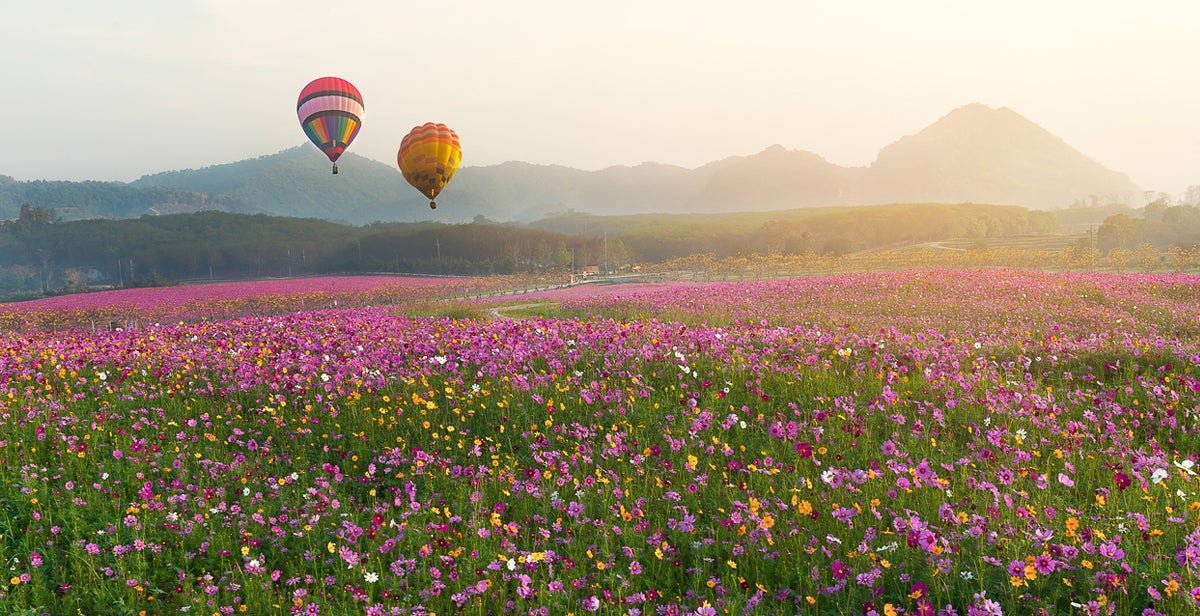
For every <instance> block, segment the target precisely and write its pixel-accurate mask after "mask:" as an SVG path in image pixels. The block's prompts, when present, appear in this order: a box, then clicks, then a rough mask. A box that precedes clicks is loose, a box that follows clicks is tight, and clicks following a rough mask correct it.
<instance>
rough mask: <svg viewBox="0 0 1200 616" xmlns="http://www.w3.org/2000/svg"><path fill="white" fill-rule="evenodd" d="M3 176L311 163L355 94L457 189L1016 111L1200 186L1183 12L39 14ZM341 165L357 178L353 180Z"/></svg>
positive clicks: (147, 5) (1165, 176)
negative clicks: (481, 177) (530, 166)
mask: <svg viewBox="0 0 1200 616" xmlns="http://www.w3.org/2000/svg"><path fill="white" fill-rule="evenodd" d="M0 7H2V14H3V15H4V19H3V21H2V22H0V53H2V55H3V57H4V58H6V61H5V63H4V64H3V70H2V71H0V76H2V77H0V78H2V79H3V80H4V81H5V82H6V84H5V85H4V87H3V88H0V117H2V118H5V119H6V121H5V122H4V128H3V134H4V135H5V137H6V138H7V147H5V148H3V149H0V175H8V176H12V177H14V178H16V179H18V180H35V179H46V180H114V181H122V182H128V181H133V180H135V179H137V178H138V177H141V176H142V175H146V174H151V173H157V172H160V171H168V170H177V169H196V168H201V167H206V166H210V165H217V164H225V163H230V162H235V161H238V160H242V159H246V158H255V157H258V156H264V155H268V154H273V153H276V152H278V151H281V150H284V149H288V148H291V147H295V146H298V145H301V144H305V147H307V148H309V149H310V151H311V152H312V155H313V156H316V157H319V156H322V154H321V153H320V152H319V151H318V150H317V149H316V147H315V146H313V145H311V144H309V143H308V142H307V139H306V138H305V136H304V134H303V132H302V131H301V129H300V126H299V122H298V120H297V118H296V114H295V108H296V98H297V96H298V94H299V92H300V89H301V88H303V87H304V85H305V84H307V83H308V82H309V81H310V80H312V79H314V78H317V77H321V76H326V75H333V76H338V77H342V78H344V79H347V80H349V81H350V82H352V83H353V84H355V85H356V86H357V87H358V89H359V90H360V91H361V92H362V94H363V98H364V103H365V108H366V116H365V118H364V119H363V127H362V130H361V132H360V133H359V135H358V138H357V139H356V140H355V142H354V143H353V144H352V146H351V148H350V151H352V152H355V153H357V154H360V155H363V156H366V157H368V158H372V159H375V160H379V161H382V162H385V163H388V164H392V165H394V164H395V161H396V150H397V148H398V147H399V144H400V140H401V139H402V138H403V137H404V135H405V134H406V133H407V132H408V131H409V130H410V129H411V128H412V127H414V126H416V125H419V124H423V123H425V122H443V123H445V124H447V125H449V126H450V127H451V128H453V129H454V130H455V131H456V132H457V133H458V135H459V137H460V139H461V141H462V145H463V165H464V166H485V165H495V164H499V163H503V162H506V161H524V162H529V163H535V164H557V165H565V166H569V167H575V168H579V169H587V170H595V169H602V168H605V167H609V166H612V165H637V164H640V163H643V162H658V163H666V164H672V165H678V166H681V167H686V168H695V167H698V166H701V165H704V164H706V163H709V162H712V161H715V160H720V159H722V158H725V157H728V156H747V155H751V154H755V153H757V152H760V151H762V150H763V149H765V148H767V147H769V146H771V145H773V144H778V145H782V146H783V147H785V148H788V149H793V150H807V151H810V152H814V153H816V154H819V155H821V156H823V157H825V158H826V159H828V160H829V161H831V162H833V163H836V164H839V165H844V166H865V165H869V164H870V163H871V162H872V161H873V160H874V159H875V156H876V155H877V153H878V151H879V150H880V148H883V147H884V146H887V145H888V144H890V143H892V142H894V141H896V140H897V139H900V138H901V137H903V136H905V135H910V134H914V133H916V132H919V131H920V130H921V129H923V128H925V127H926V126H928V125H929V124H932V123H933V122H935V121H936V120H937V119H938V118H940V117H942V116H944V115H945V114H947V113H949V112H950V111H951V110H953V109H955V108H957V107H959V106H962V105H965V104H968V103H983V104H985V105H989V106H992V107H1008V108H1010V109H1012V110H1013V111H1016V112H1017V113H1019V114H1021V115H1023V116H1024V117H1026V118H1028V119H1030V120H1032V121H1033V122H1035V123H1037V124H1039V125H1040V126H1042V127H1043V128H1045V129H1046V130H1048V131H1049V132H1051V133H1053V134H1054V135H1056V136H1058V137H1060V138H1062V139H1063V141H1065V142H1066V143H1067V144H1068V145H1070V146H1072V147H1074V148H1075V149H1077V150H1079V151H1080V152H1082V153H1083V154H1085V155H1087V156H1089V157H1090V158H1092V159H1093V160H1095V161H1097V162H1099V163H1100V164H1102V165H1104V166H1106V167H1108V168H1110V169H1112V170H1115V171H1119V172H1122V173H1125V174H1127V175H1128V176H1129V177H1130V179H1132V180H1133V181H1134V182H1135V183H1136V184H1138V185H1139V186H1141V187H1142V188H1143V189H1146V190H1154V191H1161V192H1166V193H1169V194H1177V193H1180V192H1182V191H1183V190H1185V189H1186V188H1187V187H1188V186H1192V185H1200V36H1197V34H1196V25H1197V24H1198V23H1200V3H1196V2H1194V1H1192V0H1186V1H1170V0H1144V1H1140V2H1136V3H1135V2H1133V1H1129V2H1106V1H1104V0H1092V1H1089V2H1080V1H1074V0H1061V1H1058V0H1056V1H1053V2H1046V1H1045V0H1033V1H1027V0H1007V1H1004V2H982V1H973V0H955V1H926V0H906V1H903V2H900V1H896V0H880V1H865V0H858V1H856V0H844V1H843V0H825V1H822V2H810V1H804V0H790V1H777V2H769V1H756V0H740V1H738V2H730V1H729V0H720V1H709V0H690V1H675V0H633V1H627V0H605V1H604V2H581V1H575V0H553V1H551V0H546V1H541V0H504V1H496V0H491V1H484V0H453V1H450V2H411V1H410V2H398V1H396V0H389V1H386V2H383V1H379V2H355V1H353V0H351V1H338V2H332V1H324V2H311V1H307V0H192V1H186V2H185V1H180V2H174V1H161V0H136V1H135V0H105V1H104V2H96V1H95V0H43V1H38V2H17V1H16V0H3V2H2V3H0ZM343 165H344V162H343Z"/></svg>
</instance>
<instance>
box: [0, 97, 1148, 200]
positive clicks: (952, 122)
mask: <svg viewBox="0 0 1200 616" xmlns="http://www.w3.org/2000/svg"><path fill="white" fill-rule="evenodd" d="M338 162H339V167H340V168H341V173H339V174H338V175H331V174H330V173H329V164H328V162H327V161H326V160H325V158H324V157H322V156H321V155H320V154H319V153H317V152H316V151H315V150H314V149H313V148H312V147H311V146H308V145H307V144H306V145H305V146H298V147H294V148H290V149H287V150H284V151H282V152H278V153H276V154H271V155H267V156H260V157H258V158H255V159H250V160H243V161H239V162H235V163H229V164H224V165H216V166H212V167H206V168H203V169H188V170H183V171H168V172H163V173H157V174H153V175H147V176H144V177H142V178H139V179H138V180H136V181H134V182H132V183H129V184H122V183H119V182H17V181H14V180H12V178H6V177H5V176H0V216H3V217H15V216H16V212H17V211H18V209H19V207H20V205H21V204H22V203H29V204H31V205H34V206H36V207H41V208H44V209H50V208H53V209H54V210H55V212H56V213H58V214H59V215H60V216H62V217H64V218H65V219H78V218H89V217H92V218H131V217H138V216H142V215H145V214H150V215H154V214H162V213H168V212H186V211H197V210H204V209H219V210H224V211H229V212H235V213H266V214H272V215H280V216H295V217H307V218H321V219H325V220H331V221H336V222H344V223H350V224H369V223H372V222H376V221H381V222H414V221H421V220H430V219H435V220H440V221H443V222H465V221H469V220H472V219H474V218H475V217H477V216H483V217H486V218H489V219H491V220H499V221H520V222H528V221H532V220H537V219H541V218H545V217H548V216H553V215H555V214H559V213H563V212H569V211H572V210H573V211H577V212H591V213H595V214H604V215H608V214H637V213H690V212H720V211H772V210H781V209H794V208H801V207H815V206H843V205H869V204H879V203H964V202H970V203H994V204H1003V205H1019V206H1025V207H1032V208H1040V209H1056V208H1063V207H1067V206H1069V205H1072V204H1074V203H1077V202H1080V201H1083V202H1093V203H1095V202H1102V203H1126V204H1129V203H1130V202H1131V201H1133V200H1135V199H1137V198H1138V197H1139V196H1140V195H1141V194H1142V191H1141V189H1139V188H1138V187H1137V186H1136V185H1134V184H1133V182H1131V181H1130V180H1129V178H1128V177H1126V176H1125V175H1123V174H1120V173H1117V172H1114V171H1111V170H1108V169H1106V168H1104V167H1103V166H1101V165H1100V164H1099V163H1096V162H1095V161H1093V160H1091V159H1089V158H1087V157H1086V156H1084V155H1083V154H1081V153H1080V152H1078V151H1077V150H1075V149H1073V148H1072V147H1070V146H1069V145H1067V144H1066V143H1064V142H1063V141H1062V140H1061V139H1059V138H1058V137H1055V136H1054V135H1052V134H1051V133H1049V132H1048V131H1046V130H1045V129H1043V128H1041V127H1040V126H1038V125H1037V124H1035V123H1033V122H1031V121H1029V120H1028V119H1026V118H1024V117H1022V116H1021V115H1019V114H1017V113H1016V112H1014V111H1012V110H1010V109H1007V108H1000V109H994V108H991V107H988V106H986V105H982V104H977V103H975V104H970V105H965V106H963V107H960V108H958V109H955V110H953V111H951V112H950V113H948V114H946V115H945V116H943V117H942V118H940V119H939V120H937V121H936V122H934V123H933V124H931V125H930V126H929V127H927V128H925V129H924V130H922V131H920V132H919V133H917V134H915V135H908V136H905V137H902V138H901V139H899V140H897V141H896V142H894V143H892V144H890V145H888V146H887V147H884V148H883V149H882V150H880V152H879V155H878V158H877V159H876V160H875V161H874V162H873V163H872V164H871V165H870V166H867V167H853V168H848V167H841V166H839V165H835V164H833V163H830V162H829V161H827V160H825V159H824V158H822V157H821V156H819V155H817V154H814V153H812V152H805V151H796V150H788V149H785V148H783V147H782V146H779V145H774V146H771V147H769V148H767V149H765V150H763V151H762V152H759V153H758V154H754V155H751V156H734V157H729V158H726V159H723V160H719V161H715V162H713V163H710V164H707V165H704V166H702V167H698V168H696V169H685V168H682V167H677V166H673V165H664V164H658V163H643V164H640V165H636V166H614V167H609V168H607V169H603V170H600V171H581V170H579V169H572V168H569V167H563V166H558V165H534V164H530V163H524V162H506V163H503V164H499V165H491V166H485V167H463V168H462V169H459V171H458V173H457V175H456V176H455V178H454V181H453V182H451V183H450V185H449V186H448V187H447V188H446V190H445V191H444V192H443V193H442V195H441V196H439V198H438V201H439V203H440V204H441V206H442V207H440V208H439V209H438V210H437V211H436V212H430V211H429V209H428V205H427V201H426V200H425V199H424V198H423V197H421V196H420V195H419V194H417V192H416V191H415V190H413V189H412V188H410V187H409V186H408V184H407V183H406V182H405V181H404V178H403V177H402V176H401V175H400V172H399V170H397V169H396V168H395V167H394V166H393V165H388V164H384V163H381V162H378V161H374V160H370V159H367V158H364V157H361V156H357V155H355V154H352V153H350V154H346V155H344V156H343V157H342V158H341V159H340V160H339V161H338Z"/></svg>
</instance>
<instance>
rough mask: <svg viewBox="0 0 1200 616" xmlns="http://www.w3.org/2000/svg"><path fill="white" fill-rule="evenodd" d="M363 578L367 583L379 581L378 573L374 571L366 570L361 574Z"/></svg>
mask: <svg viewBox="0 0 1200 616" xmlns="http://www.w3.org/2000/svg"><path fill="white" fill-rule="evenodd" d="M363 579H364V580H366V581H367V583H368V584H374V583H375V582H378V581H379V574H378V573H375V572H374V571H368V572H366V573H364V574H363Z"/></svg>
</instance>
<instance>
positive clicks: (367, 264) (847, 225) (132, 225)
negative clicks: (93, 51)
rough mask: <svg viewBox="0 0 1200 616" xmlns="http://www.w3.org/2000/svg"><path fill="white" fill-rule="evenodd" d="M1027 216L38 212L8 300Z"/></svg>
mask: <svg viewBox="0 0 1200 616" xmlns="http://www.w3.org/2000/svg"><path fill="white" fill-rule="evenodd" d="M1056 228H1057V222H1056V220H1055V217H1054V215H1053V214H1050V213H1046V212H1039V211H1031V210H1026V209H1024V208H1019V207H1014V206H989V205H972V204H962V205H892V206H873V207H863V208H818V209H798V210H790V211H786V212H758V213H748V214H693V215H682V214H680V215H637V216H608V217H604V216H592V215H585V214H568V215H563V216H560V217H556V218H552V219H547V220H544V221H541V222H539V223H537V224H535V225H517V224H510V223H505V224H502V223H496V222H492V221H490V220H488V219H486V218H484V217H482V216H480V217H477V218H476V219H475V220H474V221H472V222H470V223H459V224H448V223H432V222H424V223H373V224H369V225H365V226H355V225H347V224H340V223H334V222H329V221H326V220H321V219H319V218H295V217H279V216H267V215H264V214H254V215H249V214H235V213H228V212H217V211H205V212H196V213H190V214H174V215H161V216H142V217H140V218H136V219H132V220H104V219H99V220H83V221H63V220H61V219H60V218H59V217H57V216H56V214H55V213H54V212H53V211H51V210H45V209H42V208H39V207H33V206H29V205H26V206H24V207H23V208H21V210H20V213H19V216H18V217H17V218H16V219H14V220H10V221H7V222H5V223H3V224H2V225H0V297H3V298H14V297H28V296H33V295H38V294H43V293H55V292H64V291H76V290H85V289H88V288H95V287H97V286H129V285H147V284H165V283H171V282H178V281H187V280H209V279H240V278H258V277H281V276H302V275H312V274H327V273H337V272H405V273H427V274H461V275H473V274H488V273H513V272H538V271H550V270H558V271H562V272H564V273H565V272H569V271H571V270H572V269H574V270H575V271H583V270H585V269H586V268H589V267H590V268H605V267H607V268H609V269H619V268H623V267H626V266H629V265H631V264H633V263H654V262H662V261H667V260H670V259H676V258H681V257H686V256H688V255H692V254H712V255H714V256H716V257H725V256H729V255H735V254H751V253H758V254H803V253H814V254H832V255H841V254H847V253H850V252H854V251H866V250H873V249H879V248H887V247H890V246H895V245H897V244H912V243H920V242H930V241H938V240H954V239H964V238H979V239H983V238H1000V237H1010V236H1017V235H1028V234H1049V233H1053V232H1054V231H1055V230H1056Z"/></svg>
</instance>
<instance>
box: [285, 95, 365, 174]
mask: <svg viewBox="0 0 1200 616" xmlns="http://www.w3.org/2000/svg"><path fill="white" fill-rule="evenodd" d="M296 115H297V116H298V117H299V119H300V126H301V127H302V128H304V134H306V135H308V138H309V140H310V141H312V142H313V143H314V144H316V146H317V147H318V148H321V151H322V152H324V153H325V155H326V156H328V157H329V161H330V162H337V159H338V157H339V156H341V155H342V152H345V151H346V148H347V147H349V145H350V142H352V141H354V137H355V136H356V135H358V129H359V127H361V126H362V117H363V98H362V94H360V93H359V91H358V88H356V87H354V85H353V84H351V83H350V82H349V81H346V80H345V79H341V78H338V77H320V78H318V79H314V80H312V81H311V82H309V84H308V85H306V86H304V89H303V90H301V91H300V98H298V99H297V100H296ZM334 173H337V165H334Z"/></svg>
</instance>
